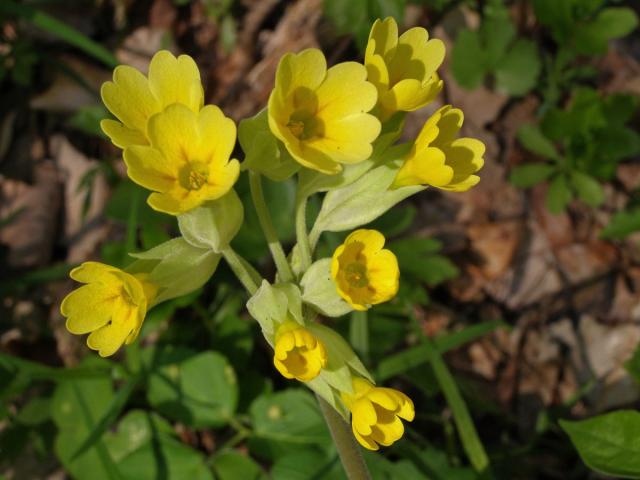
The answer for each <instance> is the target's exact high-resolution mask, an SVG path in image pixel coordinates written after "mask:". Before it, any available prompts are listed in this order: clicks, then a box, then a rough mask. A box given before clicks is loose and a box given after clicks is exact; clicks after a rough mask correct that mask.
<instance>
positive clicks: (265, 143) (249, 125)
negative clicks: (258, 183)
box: [238, 108, 300, 182]
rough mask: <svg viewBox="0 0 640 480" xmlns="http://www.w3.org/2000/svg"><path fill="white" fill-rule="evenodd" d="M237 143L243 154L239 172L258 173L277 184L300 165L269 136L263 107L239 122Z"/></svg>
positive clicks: (279, 143)
mask: <svg viewBox="0 0 640 480" xmlns="http://www.w3.org/2000/svg"><path fill="white" fill-rule="evenodd" d="M238 140H240V145H241V146H242V150H243V151H244V155H245V158H244V162H242V169H243V170H252V171H254V172H259V173H261V174H263V175H264V176H266V177H268V178H270V179H271V180H274V181H276V182H280V181H283V180H286V179H287V178H289V177H291V176H292V175H293V174H294V173H296V172H297V171H298V170H299V169H300V164H299V163H298V162H296V161H295V160H294V159H293V157H292V156H291V155H290V154H289V152H288V151H287V149H286V148H285V147H284V145H282V143H281V142H280V141H278V139H277V138H276V137H274V136H273V133H271V130H270V129H269V118H268V113H267V109H266V108H265V109H264V110H262V111H261V112H260V113H258V114H257V115H255V116H254V117H251V118H247V119H244V120H242V121H241V122H240V125H239V127H238Z"/></svg>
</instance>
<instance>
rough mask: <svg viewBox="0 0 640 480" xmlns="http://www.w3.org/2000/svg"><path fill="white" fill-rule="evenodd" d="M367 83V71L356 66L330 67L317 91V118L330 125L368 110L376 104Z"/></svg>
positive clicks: (375, 98) (370, 84)
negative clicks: (332, 122)
mask: <svg viewBox="0 0 640 480" xmlns="http://www.w3.org/2000/svg"><path fill="white" fill-rule="evenodd" d="M366 79H367V69H366V68H365V67H364V66H363V65H361V64H359V63H356V62H342V63H339V64H337V65H335V66H333V67H331V68H330V69H329V70H328V71H327V76H326V78H325V80H324V81H323V82H322V84H321V85H320V86H319V87H318V89H317V90H316V95H317V101H318V107H317V108H318V110H317V115H318V117H319V118H321V119H322V120H323V121H325V122H326V123H329V122H331V121H332V120H333V121H335V120H337V119H339V118H342V117H345V116H347V115H352V114H356V113H363V112H368V111H369V110H371V109H372V108H373V107H374V106H375V105H376V102H377V101H378V92H377V90H376V87H374V86H373V84H372V83H369V82H367V81H366Z"/></svg>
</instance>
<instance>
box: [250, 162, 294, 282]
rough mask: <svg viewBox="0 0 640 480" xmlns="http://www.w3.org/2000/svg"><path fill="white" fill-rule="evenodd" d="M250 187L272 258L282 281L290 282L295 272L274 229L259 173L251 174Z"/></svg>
mask: <svg viewBox="0 0 640 480" xmlns="http://www.w3.org/2000/svg"><path fill="white" fill-rule="evenodd" d="M249 186H250V188H251V198H252V199H253V205H254V206H255V208H256V213H257V214H258V220H259V221H260V226H261V227H262V231H263V233H264V236H265V238H266V239H267V244H268V245H269V250H271V256H272V257H273V261H274V262H275V264H276V268H277V269H278V274H279V275H280V280H282V281H283V282H290V281H292V280H293V272H292V271H291V267H290V266H289V262H288V261H287V256H286V255H285V253H284V250H283V249H282V244H281V243H280V240H279V239H278V234H277V233H276V229H275V228H274V227H273V221H272V220H271V214H270V213H269V208H268V207H267V203H266V202H265V200H264V192H263V191H262V178H261V177H260V174H259V173H256V172H249Z"/></svg>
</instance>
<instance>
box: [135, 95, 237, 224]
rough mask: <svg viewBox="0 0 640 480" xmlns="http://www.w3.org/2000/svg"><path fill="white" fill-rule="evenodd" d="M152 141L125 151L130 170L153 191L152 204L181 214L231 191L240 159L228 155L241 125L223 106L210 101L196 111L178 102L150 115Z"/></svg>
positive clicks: (140, 183)
mask: <svg viewBox="0 0 640 480" xmlns="http://www.w3.org/2000/svg"><path fill="white" fill-rule="evenodd" d="M148 132H149V140H150V142H151V145H149V146H147V145H132V146H129V147H127V148H126V149H125V151H124V162H125V163H126V165H127V174H128V175H129V177H130V178H131V180H133V181H134V182H136V183H137V184H139V185H142V186H143V187H145V188H148V189H149V190H153V191H154V193H152V194H151V195H149V198H148V200H147V202H148V203H149V205H151V207H152V208H154V209H155V210H158V211H160V212H165V213H169V214H171V215H179V214H180V213H184V212H187V211H189V210H191V209H193V208H196V207H198V206H200V205H201V204H202V203H204V202H206V201H208V200H215V199H217V198H220V197H222V196H223V195H224V194H226V193H227V192H228V191H229V190H230V189H231V187H232V186H233V184H234V183H235V182H236V180H237V179H238V175H239V174H240V164H239V163H238V161H237V160H235V159H234V160H229V156H230V155H231V152H232V151H233V147H234V145H235V143H236V126H235V124H234V123H233V120H231V119H230V118H227V117H225V116H224V114H223V113H222V111H221V110H220V109H219V108H218V107H216V106H214V105H207V106H206V107H204V108H203V109H202V110H200V112H199V113H194V112H193V111H191V110H190V109H189V108H187V107H185V106H184V105H182V104H174V105H171V106H169V107H167V108H166V109H165V110H164V111H163V112H161V113H157V114H156V115H154V116H153V117H151V119H150V120H149V128H148Z"/></svg>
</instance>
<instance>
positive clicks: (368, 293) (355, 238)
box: [331, 229, 400, 310]
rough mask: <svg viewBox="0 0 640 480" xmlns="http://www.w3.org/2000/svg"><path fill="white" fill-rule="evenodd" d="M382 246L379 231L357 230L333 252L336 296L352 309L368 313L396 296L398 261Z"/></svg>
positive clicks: (332, 274)
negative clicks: (372, 307)
mask: <svg viewBox="0 0 640 480" xmlns="http://www.w3.org/2000/svg"><path fill="white" fill-rule="evenodd" d="M382 247H384V236H383V235H382V234H381V233H380V232H378V231H376V230H366V229H360V230H356V231H355V232H352V233H351V234H350V235H349V236H348V237H347V238H346V239H345V241H344V243H343V244H342V245H340V246H339V247H338V248H336V250H335V252H334V253H333V258H332V259H331V277H332V278H333V281H334V282H335V284H336V288H337V290H338V294H339V295H340V296H341V297H342V298H343V299H344V300H346V301H347V302H348V303H349V304H350V305H351V306H352V307H353V308H354V309H355V310H367V309H368V308H370V307H371V306H372V305H376V304H378V303H382V302H386V301H388V300H390V299H391V298H393V297H394V296H395V294H396V293H398V287H399V279H400V270H399V268H398V260H397V259H396V256H395V255H394V254H393V252H391V251H390V250H387V249H383V248H382Z"/></svg>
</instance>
